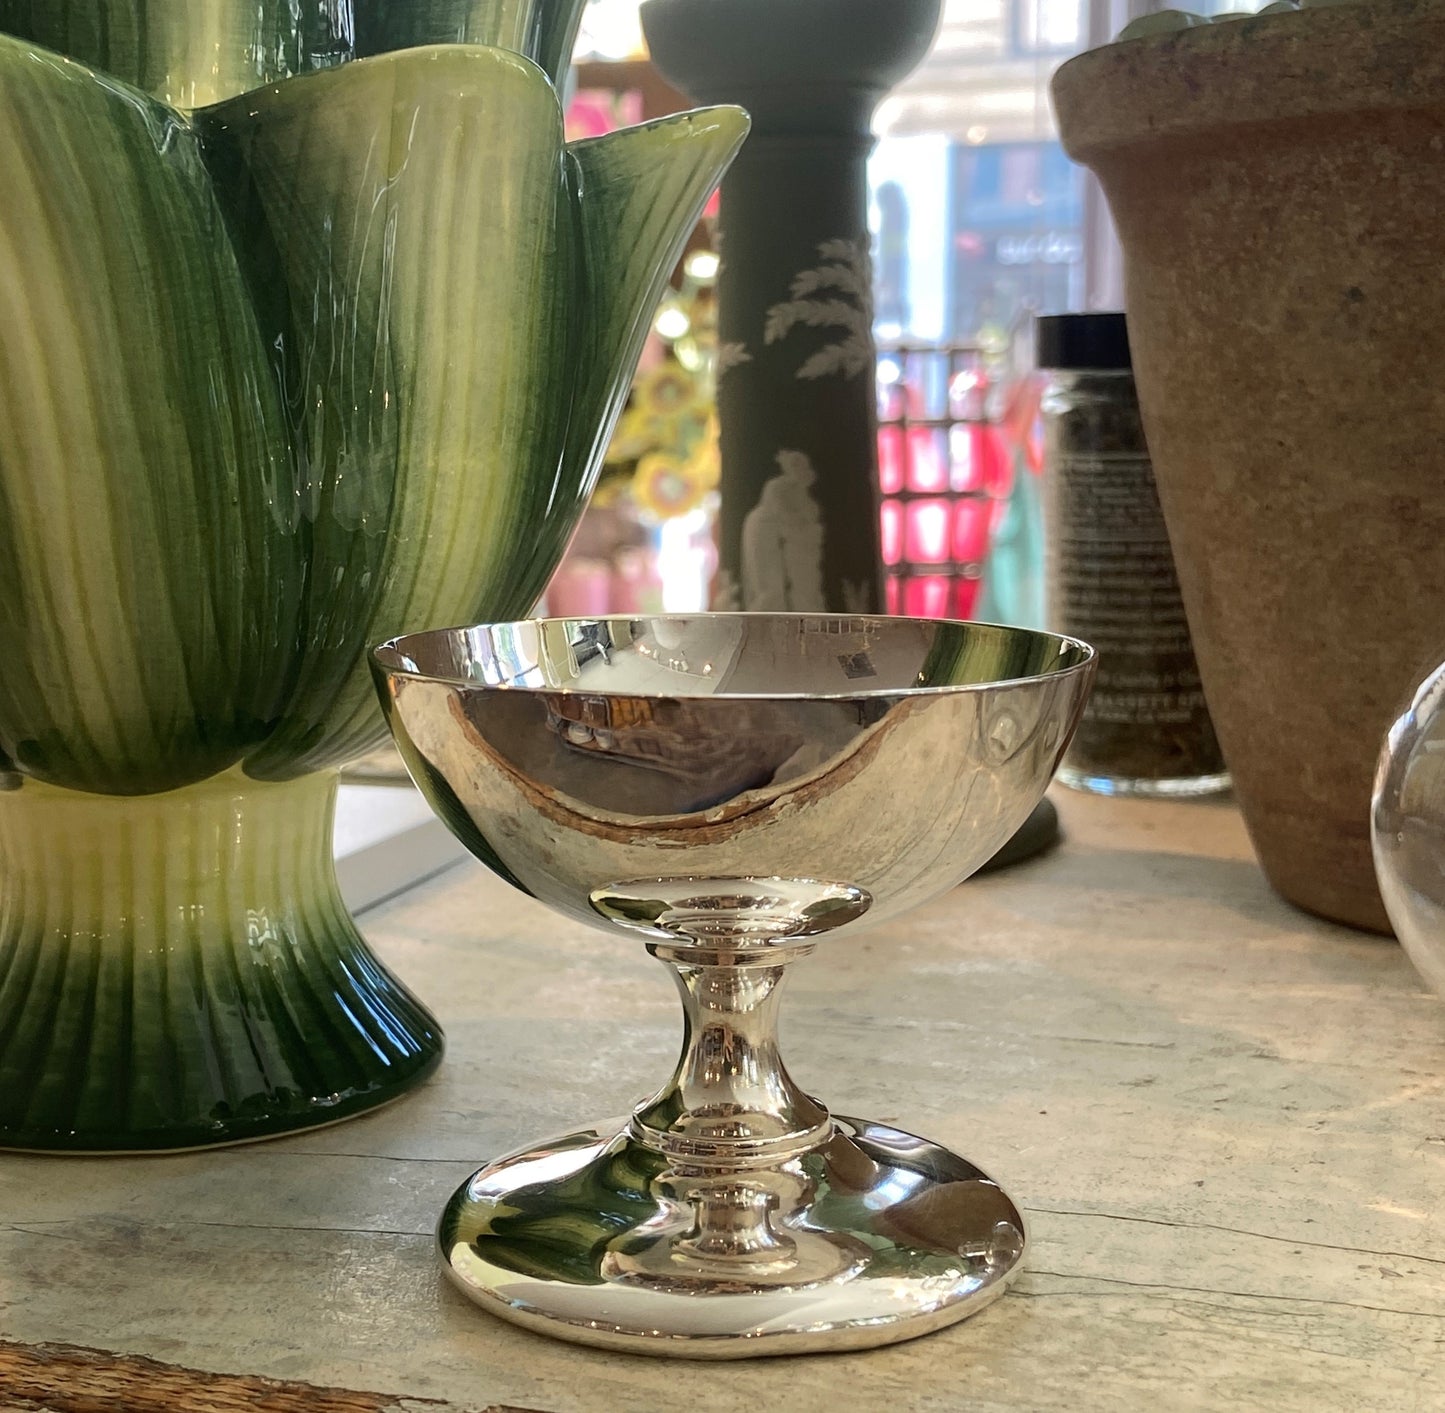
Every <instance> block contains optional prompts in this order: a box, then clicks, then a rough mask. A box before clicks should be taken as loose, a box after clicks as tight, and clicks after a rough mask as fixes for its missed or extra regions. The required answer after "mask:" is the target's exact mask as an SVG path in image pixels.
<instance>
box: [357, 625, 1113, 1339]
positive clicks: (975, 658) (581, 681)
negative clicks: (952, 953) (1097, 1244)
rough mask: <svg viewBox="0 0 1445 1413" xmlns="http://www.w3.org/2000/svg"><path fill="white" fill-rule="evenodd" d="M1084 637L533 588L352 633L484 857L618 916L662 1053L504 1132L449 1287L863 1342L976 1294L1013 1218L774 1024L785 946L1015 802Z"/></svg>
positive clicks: (960, 841) (1044, 773)
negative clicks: (441, 625) (658, 1067)
mask: <svg viewBox="0 0 1445 1413" xmlns="http://www.w3.org/2000/svg"><path fill="white" fill-rule="evenodd" d="M1093 659H1094V654H1093V650H1092V649H1091V648H1089V647H1088V646H1087V645H1085V644H1083V643H1080V642H1077V641H1075V640H1073V639H1070V638H1062V637H1056V636H1053V635H1051V634H1047V633H1037V632H1032V631H1028V630H1025V629H1015V628H999V627H992V626H989V625H985V624H973V623H955V622H943V621H936V620H917V619H906V618H870V617H840V616H832V615H822V614H818V615H813V614H807V615H798V614H777V615H774V614H700V615H696V616H691V617H651V618H606V619H591V620H588V619H581V620H573V619H565V620H564V619H549V620H539V621H535V622H520V623H499V624H489V625H482V626H480V627H474V628H458V629H446V630H440V631H436V632H429V633H417V634H411V635H409V636H406V637H402V638H397V639H394V640H392V641H391V642H389V643H386V644H384V645H382V646H381V647H379V648H377V649H376V651H375V652H374V654H373V667H374V670H375V675H376V680H377V686H378V689H379V691H380V693H381V697H382V704H383V707H384V709H385V712H386V715H387V719H388V722H389V723H390V725H391V729H392V732H393V734H394V735H395V737H396V741H397V744H398V746H399V747H400V750H401V753H402V756H403V757H404V758H405V760H406V763H407V766H408V768H409V769H410V771H411V773H412V775H413V777H414V778H415V780H416V782H417V784H418V785H419V786H420V787H421V789H422V791H423V793H424V794H425V795H426V797H427V799H428V800H429V801H430V802H431V804H432V807H433V808H434V809H435V810H436V811H437V813H438V814H439V815H440V816H441V817H442V819H443V820H445V821H446V823H447V824H448V826H449V827H450V828H451V829H452V830H453V831H454V832H455V833H456V835H457V836H458V838H460V839H461V840H462V842H463V843H465V844H466V845H467V847H468V848H469V849H470V850H471V851H472V852H473V853H474V854H475V855H476V856H477V857H478V858H479V859H481V860H482V861H483V862H484V863H486V864H487V865H488V866H489V867H490V868H492V869H493V870H495V871H496V872H497V873H498V874H500V875H501V876H502V877H503V878H505V879H506V880H507V881H508V882H510V883H511V884H513V885H514V886H515V887H517V888H519V889H521V890H522V891H523V892H524V893H529V894H531V895H532V896H533V897H535V898H538V899H540V900H541V901H542V902H544V903H546V904H548V905H549V906H550V907H553V908H555V909H557V910H558V911H559V912H562V913H566V914H567V915H568V916H570V917H573V918H577V919H579V920H582V921H585V922H588V923H591V924H593V925H596V926H599V927H602V928H605V929H608V930H611V931H614V932H616V931H621V932H625V933H631V934H634V935H640V936H641V937H643V938H645V939H646V941H647V947H648V950H649V952H651V953H652V954H653V955H654V956H655V957H657V958H659V959H660V960H662V961H663V962H665V963H666V964H667V965H668V966H669V967H670V968H671V969H672V971H673V974H674V976H675V978H676V981H677V984H678V988H679V990H680V991H681V994H682V1001H683V1008H684V1015H685V1023H684V1037H683V1046H682V1055H681V1058H680V1059H679V1061H678V1065H677V1069H676V1071H675V1072H674V1074H673V1076H672V1078H671V1079H670V1080H669V1081H668V1083H667V1084H666V1085H665V1086H664V1087H663V1088H662V1089H661V1090H660V1091H659V1092H658V1093H657V1094H656V1095H654V1096H653V1097H652V1098H650V1099H647V1100H645V1101H644V1102H643V1103H641V1104H640V1105H639V1106H638V1107H637V1108H636V1109H635V1110H634V1111H633V1112H632V1113H631V1114H630V1115H628V1116H626V1117H623V1118H618V1119H610V1120H607V1121H605V1122H602V1123H598V1124H594V1125H591V1126H589V1127H586V1128H582V1129H579V1130H578V1131H576V1132H573V1133H569V1134H566V1135H563V1136H561V1137H556V1138H552V1139H549V1140H547V1141H546V1142H544V1143H540V1144H535V1145H531V1146H529V1147H528V1148H527V1149H525V1150H523V1151H520V1152H517V1153H513V1154H511V1155H509V1156H506V1157H503V1158H499V1159H497V1160H496V1161H494V1162H492V1163H490V1164H488V1165H487V1166H486V1167H485V1168H483V1169H482V1170H481V1171H480V1172H478V1173H476V1174H475V1175H474V1176H473V1177H472V1178H471V1179H470V1180H469V1181H468V1182H467V1183H466V1184H464V1185H463V1187H462V1188H461V1189H459V1190H458V1192H457V1193H456V1194H455V1196H454V1197H453V1198H452V1200H451V1202H450V1203H449V1205H448V1206H447V1209H446V1211H445V1212H444V1214H443V1216H442V1220H441V1225H440V1228H439V1236H440V1240H441V1247H442V1256H443V1259H444V1261H445V1263H446V1268H447V1270H448V1272H449V1273H450V1275H451V1276H452V1278H453V1280H455V1282H456V1283H457V1284H458V1285H459V1286H460V1287H461V1288H462V1289H463V1290H464V1291H465V1292H466V1293H467V1294H468V1295H469V1296H471V1297H472V1298H473V1299H474V1300H476V1301H477V1302H478V1303H479V1304H481V1305H483V1306H485V1307H486V1308H488V1309H490V1310H492V1311H493V1312H494V1313H496V1314H498V1315H501V1316H503V1317H505V1318H507V1319H509V1320H513V1321H515V1322H516V1323H518V1324H523V1325H528V1326H532V1327H534V1328H536V1329H539V1330H542V1331H544V1332H547V1333H550V1334H553V1335H557V1336H560V1337H561V1338H564V1339H571V1340H575V1341H578V1342H580V1343H584V1344H595V1345H601V1346H604V1347H608V1348H627V1349H633V1350H637V1351H641V1352H650V1353H657V1354H676V1355H682V1356H686V1357H693V1358H697V1357H705V1358H739V1357H746V1356H749V1355H755V1354H783V1353H799V1352H806V1351H812V1350H826V1349H856V1348H862V1347H865V1346H868V1345H876V1344H887V1343H891V1342H893V1341H896V1340H901V1339H908V1338H911V1337H912V1336H914V1335H919V1334H925V1333H927V1332H928V1331H930V1330H934V1329H937V1328H939V1327H941V1326H943V1325H946V1324H949V1323H951V1322H953V1321H954V1320H958V1319H961V1318H963V1317H964V1316H965V1315H968V1314H971V1313H973V1312H974V1311H975V1310H977V1309H979V1308H981V1307H982V1306H983V1305H985V1304H987V1303H988V1302H989V1301H990V1300H992V1299H993V1298H994V1297H996V1296H997V1295H999V1294H1001V1293H1002V1291H1003V1289H1004V1287H1005V1285H1006V1284H1007V1282H1008V1280H1009V1278H1010V1277H1011V1275H1012V1274H1013V1273H1014V1272H1015V1270H1016V1269H1017V1265H1018V1261H1019V1258H1020V1256H1021V1255H1022V1252H1023V1246H1024V1227H1023V1220H1022V1218H1021V1216H1020V1215H1019V1212H1018V1209H1017V1208H1016V1207H1015V1206H1014V1204H1013V1203H1012V1202H1011V1201H1010V1200H1009V1198H1008V1197H1007V1196H1006V1195H1005V1194H1004V1192H1003V1191H1002V1190H1001V1189H1000V1188H999V1187H998V1186H997V1184H995V1183H994V1182H992V1181H991V1180H990V1179H989V1178H988V1177H986V1176H985V1175H984V1174H983V1173H982V1172H980V1171H979V1170H978V1169H977V1168H976V1167H974V1166H973V1165H972V1164H971V1163H969V1162H967V1161H966V1160H965V1159H963V1158H960V1157H958V1156H956V1155H955V1154H953V1153H950V1152H948V1151H946V1150H944V1149H942V1148H940V1147H938V1146H937V1145H935V1144H933V1143H930V1142H928V1141H927V1140H926V1139H922V1138H918V1137H915V1136H914V1135H911V1134H908V1133H904V1132H901V1131H899V1130H897V1129H892V1128H887V1127H885V1126H883V1125H881V1124H876V1123H870V1122H866V1121H863V1120H858V1119H847V1118H842V1117H838V1116H834V1115H830V1114H829V1112H828V1110H827V1109H825V1108H824V1107H823V1105H822V1104H821V1103H819V1102H818V1101H817V1100H816V1099H814V1098H812V1097H811V1096H809V1095H807V1094H805V1093H803V1092H802V1090H800V1089H799V1088H798V1087H797V1085H795V1084H794V1082H793V1081H792V1079H791V1078H790V1077H789V1075H788V1072H787V1070H786V1068H785V1067H784V1065H783V1063H782V1060H781V1058H780V1056H779V1053H778V1046H777V1035H776V1025H777V1009H778V1000H779V992H778V987H779V983H780V982H781V980H782V977H783V972H784V969H785V968H786V967H787V966H789V965H790V964H791V963H793V962H794V961H796V960H798V959H799V958H801V957H804V956H806V955H807V954H808V953H810V952H812V951H813V950H814V949H815V947H817V946H818V944H819V943H820V942H823V943H825V945H824V947H823V951H824V954H825V955H826V952H827V946H826V941H827V939H826V936H825V934H828V933H830V932H833V931H834V930H836V929H838V928H841V927H850V926H862V925H871V924H873V923H877V922H881V921H883V920H885V919H887V918H889V917H892V916H894V915H895V914H898V913H901V912H904V911H905V910H907V909H909V908H912V907H915V906H917V905H918V904H920V903H923V902H926V901H927V900H928V899H929V898H931V897H933V896H935V895H936V894H938V893H941V892H943V891H944V890H945V889H947V888H950V887H952V886H953V885H954V884H956V883H958V882H959V881H961V880H962V879H964V878H966V877H967V876H968V875H969V874H970V873H972V872H973V871H974V870H975V869H976V868H978V867H979V866H980V865H982V864H983V863H985V862H987V860H988V859H989V858H990V857H991V856H992V855H993V854H994V853H995V852H996V851H997V850H998V848H999V847H1000V845H1002V844H1003V843H1004V841H1005V840H1007V839H1008V838H1009V837H1010V836H1011V835H1012V834H1013V832H1014V831H1015V830H1016V829H1017V828H1018V827H1019V825H1020V824H1022V823H1023V821H1024V820H1025V819H1026V818H1027V816H1028V814H1029V812H1030V811H1031V810H1032V809H1033V807H1034V805H1035V804H1036V803H1037V802H1038V799H1039V797H1040V796H1041V795H1042V793H1043V791H1044V789H1045V787H1046V786H1047V785H1048V783H1049V780H1050V779H1051V777H1052V776H1053V773H1054V770H1055V768H1056V767H1057V765H1058V762H1059V759H1060V756H1061V755H1062V753H1063V751H1064V748H1065V746H1066V745H1067V744H1068V741H1069V737H1070V734H1071V733H1072V731H1073V728H1074V724H1075V722H1076V721H1077V719H1078V716H1079V712H1080V710H1081V709H1082V707H1083V703H1084V699H1085V697H1086V696H1087V694H1088V689H1089V683H1090V680H1091V678H1092V675H1093V667H1094V661H1093Z"/></svg>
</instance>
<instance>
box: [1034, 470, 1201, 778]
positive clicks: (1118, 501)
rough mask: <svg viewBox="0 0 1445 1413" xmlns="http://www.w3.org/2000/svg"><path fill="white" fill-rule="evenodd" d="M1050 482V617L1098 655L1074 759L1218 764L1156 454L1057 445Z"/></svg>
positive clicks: (1155, 773) (1129, 770) (1147, 767)
mask: <svg viewBox="0 0 1445 1413" xmlns="http://www.w3.org/2000/svg"><path fill="white" fill-rule="evenodd" d="M1049 479H1050V486H1049V535H1048V544H1049V549H1048V556H1049V594H1050V617H1051V621H1052V622H1053V624H1054V625H1055V626H1057V627H1058V628H1060V629H1061V630H1062V631H1064V632H1067V633H1072V634H1073V635H1074V636H1076V637H1079V638H1083V639H1084V641H1085V642H1088V643H1092V644H1093V645H1094V647H1095V648H1096V649H1098V652H1099V667H1098V673H1097V675H1096V677H1095V680H1094V691H1093V694H1092V696H1091V697H1090V699H1089V704H1088V706H1087V707H1086V708H1085V712H1084V719H1083V722H1082V723H1081V725H1080V728H1079V731H1078V734H1077V735H1076V737H1075V742H1074V746H1073V748H1072V749H1071V751H1070V757H1069V758H1070V762H1071V763H1072V764H1078V765H1083V766H1086V767H1097V768H1098V769H1099V770H1101V771H1117V772H1119V773H1121V774H1132V775H1136V776H1138V777H1141V778H1146V777H1158V778H1163V777H1166V776H1173V775H1189V774H1198V775H1208V774H1213V773H1215V772H1217V771H1219V770H1222V769H1223V765H1222V761H1221V758H1220V755H1219V747H1218V744H1217V742H1216V741H1215V738H1214V729H1213V726H1212V724H1211V723H1210V721H1209V714H1208V711H1207V709H1206V707H1205V703H1204V693H1203V691H1202V690H1201V688H1200V684H1199V669H1198V667H1197V665H1196V663H1195V660H1194V648H1193V644H1192V643H1191V642H1190V638H1189V625H1188V621H1187V620H1186V618H1185V616H1184V604H1183V601H1182V599H1181V598H1180V594H1179V581H1178V579H1177V577H1176V576H1175V572H1174V557H1173V554H1172V552H1171V550H1170V547H1169V534H1168V531H1167V530H1166V528H1165V525H1164V515H1163V512H1162V511H1161V510H1160V508H1159V497H1158V493H1157V491H1156V490H1155V486H1154V473H1153V469H1152V467H1151V465H1150V462H1149V458H1148V456H1141V455H1139V454H1137V453H1132V452H1130V453H1102V454H1101V453H1079V452H1067V453H1062V454H1060V453H1059V452H1058V451H1057V449H1055V456H1054V459H1053V462H1052V465H1051V466H1050V477H1049ZM1140 728H1150V729H1148V730H1141V729H1140Z"/></svg>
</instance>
